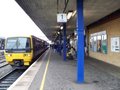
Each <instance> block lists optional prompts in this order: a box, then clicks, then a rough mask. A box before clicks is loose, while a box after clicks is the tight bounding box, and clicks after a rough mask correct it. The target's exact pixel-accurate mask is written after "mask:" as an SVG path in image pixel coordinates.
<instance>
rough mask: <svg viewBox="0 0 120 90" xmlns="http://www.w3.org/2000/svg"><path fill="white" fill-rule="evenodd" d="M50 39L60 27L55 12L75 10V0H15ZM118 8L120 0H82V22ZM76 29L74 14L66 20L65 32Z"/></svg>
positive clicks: (89, 20)
mask: <svg viewBox="0 0 120 90" xmlns="http://www.w3.org/2000/svg"><path fill="white" fill-rule="evenodd" d="M16 2H17V3H18V4H19V5H20V6H21V7H22V8H23V10H24V11H25V12H26V13H27V14H28V15H29V16H30V18H31V19H32V20H33V21H34V22H35V24H36V25H37V26H38V27H40V29H41V30H42V31H43V33H44V34H45V35H46V36H47V37H48V38H49V39H50V40H53V39H54V38H55V33H56V32H57V31H58V30H59V29H60V25H61V24H58V23H57V13H63V12H64V13H66V14H68V12H70V11H72V12H75V11H76V0H16ZM118 9H120V0H84V22H85V26H88V25H90V24H92V23H94V22H95V21H98V20H100V19H101V18H103V17H105V16H107V15H109V14H111V13H112V12H114V11H116V10H118ZM75 29H76V14H75V15H74V16H73V17H71V19H70V20H69V21H68V22H67V34H69V33H71V32H73V31H74V30H75Z"/></svg>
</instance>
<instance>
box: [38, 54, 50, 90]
mask: <svg viewBox="0 0 120 90" xmlns="http://www.w3.org/2000/svg"><path fill="white" fill-rule="evenodd" d="M50 54H51V53H50ZM50 54H49V57H48V61H47V64H46V68H45V72H44V75H43V78H42V82H41V86H40V90H43V88H44V85H45V79H46V74H47V70H48V65H49V63H50Z"/></svg>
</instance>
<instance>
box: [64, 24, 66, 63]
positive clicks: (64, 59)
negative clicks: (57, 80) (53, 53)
mask: <svg viewBox="0 0 120 90" xmlns="http://www.w3.org/2000/svg"><path fill="white" fill-rule="evenodd" d="M63 40H64V43H63V59H64V61H66V23H63Z"/></svg>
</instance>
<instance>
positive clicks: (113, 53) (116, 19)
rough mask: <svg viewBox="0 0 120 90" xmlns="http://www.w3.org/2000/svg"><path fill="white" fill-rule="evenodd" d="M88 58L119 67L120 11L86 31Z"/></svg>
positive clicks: (91, 25) (93, 24) (90, 26)
mask: <svg viewBox="0 0 120 90" xmlns="http://www.w3.org/2000/svg"><path fill="white" fill-rule="evenodd" d="M86 36H87V45H88V47H89V56H90V57H93V58H96V59H98V60H101V61H104V62H107V63H110V64H113V65H115V66H118V67H120V10H117V11H115V12H113V13H111V14H110V15H108V16H106V17H104V18H102V19H100V20H98V21H97V22H95V23H92V24H90V25H89V26H88V27H87V29H86Z"/></svg>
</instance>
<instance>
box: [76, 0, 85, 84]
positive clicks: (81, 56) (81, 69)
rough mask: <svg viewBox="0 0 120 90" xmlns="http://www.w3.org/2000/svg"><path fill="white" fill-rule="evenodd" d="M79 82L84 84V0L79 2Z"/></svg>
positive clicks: (78, 0)
mask: <svg viewBox="0 0 120 90" xmlns="http://www.w3.org/2000/svg"><path fill="white" fill-rule="evenodd" d="M77 34H78V45H77V82H78V83H83V82H84V17H83V0H77Z"/></svg>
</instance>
